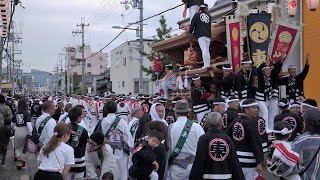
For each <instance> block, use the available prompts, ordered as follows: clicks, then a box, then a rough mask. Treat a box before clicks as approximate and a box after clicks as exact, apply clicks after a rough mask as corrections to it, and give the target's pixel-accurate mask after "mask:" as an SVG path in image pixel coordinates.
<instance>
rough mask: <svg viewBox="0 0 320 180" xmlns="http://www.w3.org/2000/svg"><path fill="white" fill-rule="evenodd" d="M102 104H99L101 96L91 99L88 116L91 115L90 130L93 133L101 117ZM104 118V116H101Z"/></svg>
mask: <svg viewBox="0 0 320 180" xmlns="http://www.w3.org/2000/svg"><path fill="white" fill-rule="evenodd" d="M99 115H100V105H99V97H95V99H94V100H92V101H91V103H90V106H89V110H88V116H89V119H90V121H89V131H90V132H91V133H92V132H93V130H94V129H95V127H96V125H97V124H98V122H99V119H100V116H99ZM101 118H102V117H101Z"/></svg>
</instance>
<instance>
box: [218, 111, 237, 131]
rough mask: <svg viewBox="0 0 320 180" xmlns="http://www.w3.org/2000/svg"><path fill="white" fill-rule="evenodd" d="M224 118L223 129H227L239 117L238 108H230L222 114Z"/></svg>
mask: <svg viewBox="0 0 320 180" xmlns="http://www.w3.org/2000/svg"><path fill="white" fill-rule="evenodd" d="M222 118H223V129H224V130H226V129H227V128H228V126H229V125H230V124H232V122H233V121H234V120H236V119H237V118H239V115H238V110H236V109H231V108H228V109H227V110H226V112H224V113H223V115H222Z"/></svg>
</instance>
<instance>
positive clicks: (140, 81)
mask: <svg viewBox="0 0 320 180" xmlns="http://www.w3.org/2000/svg"><path fill="white" fill-rule="evenodd" d="M112 28H114V29H123V30H127V29H128V30H134V31H136V37H140V38H139V41H140V47H139V49H140V50H139V51H140V59H139V66H140V68H139V71H140V74H139V91H140V93H143V70H142V66H143V63H142V62H143V54H142V52H144V44H143V43H144V42H143V34H142V32H143V29H142V28H129V27H120V26H112Z"/></svg>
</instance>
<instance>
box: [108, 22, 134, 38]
mask: <svg viewBox="0 0 320 180" xmlns="http://www.w3.org/2000/svg"><path fill="white" fill-rule="evenodd" d="M112 28H113V29H123V30H127V29H128V30H133V31H136V37H139V34H140V33H139V31H140V30H139V28H129V27H121V26H118V25H116V26H112Z"/></svg>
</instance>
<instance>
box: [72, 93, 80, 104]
mask: <svg viewBox="0 0 320 180" xmlns="http://www.w3.org/2000/svg"><path fill="white" fill-rule="evenodd" d="M76 105H82V99H81V98H80V95H77V96H76V98H75V99H73V100H72V106H73V107H75V106H76Z"/></svg>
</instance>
